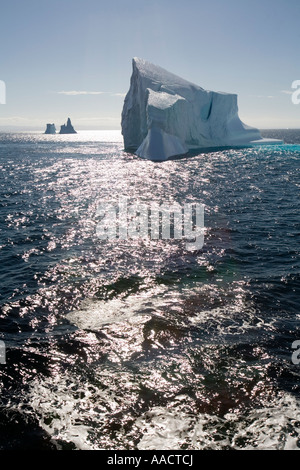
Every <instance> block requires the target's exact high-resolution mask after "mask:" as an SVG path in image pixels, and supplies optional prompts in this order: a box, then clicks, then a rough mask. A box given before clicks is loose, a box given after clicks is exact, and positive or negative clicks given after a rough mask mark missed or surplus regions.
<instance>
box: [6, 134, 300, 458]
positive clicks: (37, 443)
mask: <svg viewBox="0 0 300 470" xmlns="http://www.w3.org/2000/svg"><path fill="white" fill-rule="evenodd" d="M264 134H265V135H266V136H270V137H278V138H282V137H284V138H286V142H287V144H286V145H283V146H278V147H277V146H276V147H273V146H270V147H260V148H259V147H258V148H255V149H243V150H237V149H236V150H223V151H216V152H212V153H205V154H199V155H195V156H193V157H191V158H183V159H180V160H173V161H168V162H163V163H153V162H149V161H144V160H141V159H139V158H137V157H135V156H132V155H129V154H127V153H125V152H124V151H123V144H122V139H121V136H120V135H119V133H116V132H115V133H114V132H107V133H104V132H97V133H92V132H81V133H79V134H77V135H75V136H44V135H40V134H38V133H27V134H1V135H0V168H1V172H0V207H1V212H0V257H1V263H0V286H1V291H0V302H1V310H0V312H1V314H0V340H2V341H4V343H5V346H6V364H0V377H1V378H0V387H1V388H0V389H1V395H0V448H1V449H9V448H14V449H56V448H58V449H141V450H143V449H192V450H193V449H232V448H233V449H254V448H257V447H258V448H260V449H290V448H294V449H296V448H299V447H300V436H299V432H300V402H299V392H300V388H299V378H300V365H296V364H293V362H292V360H291V358H292V352H293V350H292V343H293V342H294V341H296V340H300V328H299V313H300V312H299V286H300V261H299V235H300V229H299V186H300V179H299V156H300V132H297V131H289V132H288V131H272V132H271V131H269V132H267V131H265V132H264ZM289 142H291V143H289ZM120 195H123V196H128V197H129V198H131V199H133V200H141V201H143V202H145V203H150V202H159V203H161V202H163V201H165V202H166V201H167V202H172V201H176V202H178V203H179V204H183V203H184V202H191V201H194V202H195V201H196V202H201V203H203V204H204V205H205V227H206V229H205V244H204V247H203V248H202V249H201V250H199V251H195V252H190V251H187V250H186V246H185V243H184V240H151V239H144V240H142V239H136V240H128V241H127V240H123V241H121V240H99V239H98V238H97V236H96V223H97V218H96V210H97V207H98V205H99V203H101V202H102V201H103V200H106V201H109V200H113V201H115V200H116V199H117V198H118V197H119V196H120Z"/></svg>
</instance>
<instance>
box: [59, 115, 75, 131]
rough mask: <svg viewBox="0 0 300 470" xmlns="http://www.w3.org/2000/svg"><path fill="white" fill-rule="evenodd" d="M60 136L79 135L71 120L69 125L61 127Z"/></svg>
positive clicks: (68, 122)
mask: <svg viewBox="0 0 300 470" xmlns="http://www.w3.org/2000/svg"><path fill="white" fill-rule="evenodd" d="M59 133H60V134H77V132H76V131H75V129H74V127H73V126H72V123H71V119H70V118H68V121H67V124H63V125H62V126H60V132H59Z"/></svg>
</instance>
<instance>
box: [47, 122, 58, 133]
mask: <svg viewBox="0 0 300 470" xmlns="http://www.w3.org/2000/svg"><path fill="white" fill-rule="evenodd" d="M45 134H56V127H55V124H47V128H46V130H45Z"/></svg>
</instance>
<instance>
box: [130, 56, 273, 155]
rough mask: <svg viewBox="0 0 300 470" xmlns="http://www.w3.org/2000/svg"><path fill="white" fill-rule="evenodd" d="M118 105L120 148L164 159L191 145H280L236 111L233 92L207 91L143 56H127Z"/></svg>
mask: <svg viewBox="0 0 300 470" xmlns="http://www.w3.org/2000/svg"><path fill="white" fill-rule="evenodd" d="M132 67H133V71H132V76H131V80H130V89H129V91H128V93H127V95H126V97H125V100H124V105H123V110H122V120H121V126H122V135H123V139H124V148H125V150H127V151H130V152H134V153H135V154H136V155H138V156H140V157H142V158H146V159H149V160H156V161H157V160H158V161H163V160H167V159H168V158H170V157H174V156H179V155H184V154H186V153H188V152H189V151H192V150H196V149H212V148H219V147H245V146H246V147H248V146H253V145H260V144H279V143H282V142H281V141H279V140H276V139H263V138H262V137H261V134H260V131H259V130H258V129H256V128H254V127H250V126H247V125H246V124H244V123H243V122H242V121H241V120H240V118H239V115H238V104H237V95H236V94H230V93H222V92H214V91H207V90H204V89H203V88H201V87H200V86H198V85H195V84H193V83H191V82H189V81H187V80H184V79H183V78H180V77H178V76H176V75H174V74H173V73H170V72H168V71H167V70H165V69H163V68H161V67H159V66H157V65H154V64H152V63H150V62H148V61H146V60H143V59H139V58H134V59H133V60H132Z"/></svg>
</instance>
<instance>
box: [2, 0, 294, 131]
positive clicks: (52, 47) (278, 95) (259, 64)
mask: <svg viewBox="0 0 300 470" xmlns="http://www.w3.org/2000/svg"><path fill="white" fill-rule="evenodd" d="M0 47H1V49H0V51H1V54H0V64H1V67H0V80H3V81H5V83H6V87H7V96H6V101H7V103H6V104H5V105H0V127H3V126H6V125H19V126H23V127H24V128H28V127H29V126H32V127H33V128H36V129H39V128H44V127H45V125H46V123H48V122H54V123H55V124H56V126H57V127H59V125H61V124H63V123H64V122H65V121H66V119H67V117H68V116H70V117H71V119H72V122H73V124H74V126H75V128H77V129H83V128H90V129H109V128H111V129H118V128H120V120H121V117H120V115H121V111H122V106H123V101H124V94H125V93H126V92H127V91H128V88H129V81H130V76H131V70H132V64H131V60H132V57H135V56H136V57H141V58H143V59H146V60H149V61H151V62H153V63H155V64H157V65H160V66H161V67H164V68H166V69H167V70H169V71H170V72H173V73H175V74H177V75H180V76H182V77H183V78H185V79H187V80H190V81H192V82H194V83H196V84H198V85H200V86H202V87H203V88H206V89H209V90H214V91H225V92H233V93H238V95H239V110H240V117H241V118H242V120H244V122H246V123H247V124H249V125H254V126H257V127H260V128H273V127H300V105H295V104H293V103H292V100H291V92H292V89H291V84H292V82H293V81H294V80H300V65H299V52H300V1H299V0H206V1H204V0H180V1H179V0H149V1H145V0H106V1H101V0H59V1H58V0H1V5H0Z"/></svg>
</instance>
